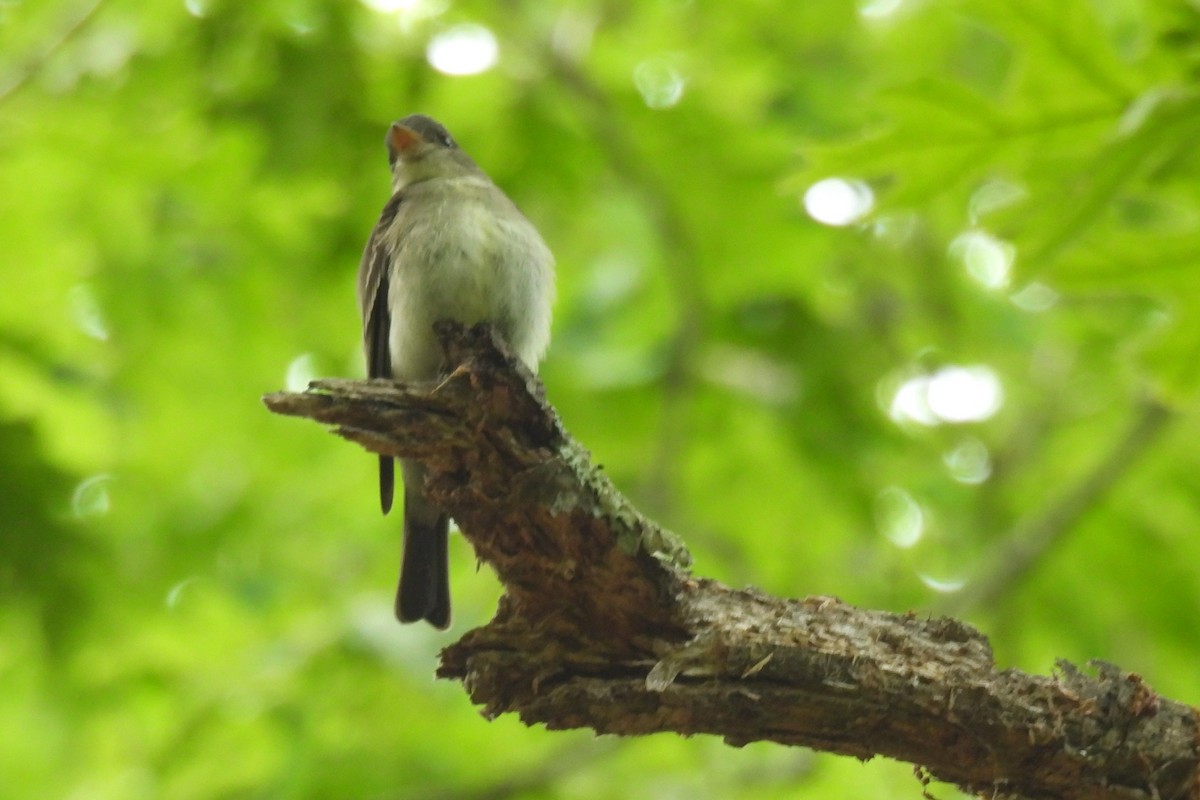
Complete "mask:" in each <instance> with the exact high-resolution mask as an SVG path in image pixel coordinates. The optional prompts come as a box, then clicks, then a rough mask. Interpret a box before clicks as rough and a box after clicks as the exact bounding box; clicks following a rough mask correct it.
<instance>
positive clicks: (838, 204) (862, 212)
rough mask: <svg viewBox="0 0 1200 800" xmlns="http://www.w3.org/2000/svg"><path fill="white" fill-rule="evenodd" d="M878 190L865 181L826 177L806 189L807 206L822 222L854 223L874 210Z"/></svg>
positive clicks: (834, 225) (809, 212)
mask: <svg viewBox="0 0 1200 800" xmlns="http://www.w3.org/2000/svg"><path fill="white" fill-rule="evenodd" d="M874 206H875V193H874V192H872V191H871V187H870V186H868V185H867V184H866V183H864V182H863V181H859V180H847V179H846V178H825V179H823V180H819V181H817V182H816V183H814V184H813V185H812V186H810V187H808V190H807V191H805V192H804V210H805V211H806V212H808V215H809V216H810V217H812V218H813V219H815V220H816V221H817V222H820V223H821V224H822V225H831V226H833V227H842V226H845V225H851V224H853V223H855V222H857V221H858V220H860V219H862V218H863V217H865V216H866V215H867V214H868V213H870V211H871V209H872V208H873V207H874Z"/></svg>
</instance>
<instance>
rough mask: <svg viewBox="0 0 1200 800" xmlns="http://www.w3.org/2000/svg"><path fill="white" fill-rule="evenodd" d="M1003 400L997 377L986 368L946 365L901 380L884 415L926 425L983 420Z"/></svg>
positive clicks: (895, 419)
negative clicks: (886, 413) (929, 372)
mask: <svg viewBox="0 0 1200 800" xmlns="http://www.w3.org/2000/svg"><path fill="white" fill-rule="evenodd" d="M1003 402H1004V392H1003V390H1002V389H1001V386H1000V379H999V378H998V377H997V376H996V373H995V372H994V371H992V369H991V368H990V367H987V366H984V365H981V364H976V365H972V366H965V367H964V366H957V365H954V364H950V365H947V366H945V367H942V368H941V369H939V370H937V371H936V372H933V373H931V374H921V375H915V376H913V377H911V378H908V379H907V380H905V381H904V382H903V383H901V384H900V385H899V387H897V388H896V390H895V392H894V393H893V394H892V397H891V400H890V402H889V403H888V415H889V416H890V417H891V418H892V419H893V420H894V421H895V422H898V423H906V422H915V423H917V424H919V425H927V426H933V425H943V424H959V423H965V422H983V421H984V420H987V419H990V418H991V417H992V416H993V415H995V413H996V412H997V411H999V410H1000V406H1001V405H1002V404H1003Z"/></svg>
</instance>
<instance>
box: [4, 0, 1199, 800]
mask: <svg viewBox="0 0 1200 800" xmlns="http://www.w3.org/2000/svg"><path fill="white" fill-rule="evenodd" d="M401 5H402V10H400V11H398V12H396V13H392V14H389V13H383V12H380V11H377V10H373V9H372V8H371V7H368V6H367V5H365V4H358V3H342V2H333V0H268V1H267V2H257V3H239V2H233V1H232V0H225V1H224V2H223V1H222V0H184V1H183V2H178V1H176V0H172V2H166V1H165V0H162V1H160V2H134V1H133V0H80V1H79V2H75V0H72V2H61V3H35V2H32V1H31V0H13V1H12V2H7V3H2V4H0V243H2V245H0V275H2V281H0V599H2V600H3V605H2V606H0V642H3V643H4V645H3V646H0V684H2V685H3V686H4V687H5V691H3V692H0V717H3V719H4V720H5V721H6V724H5V726H4V729H3V733H2V734H0V787H3V788H2V789H0V794H4V795H5V796H9V795H11V796H20V797H48V796H75V797H83V796H87V797H95V798H139V797H179V798H189V797H196V798H209V797H272V798H275V797H295V798H302V797H398V798H403V797H414V798H415V797H432V796H449V795H451V794H463V795H469V794H471V793H477V794H479V795H484V794H487V795H489V796H501V795H504V794H508V795H511V796H520V797H547V798H549V797H580V798H583V797H587V798H590V797H642V796H659V795H663V796H687V797H709V796H711V797H722V798H726V797H754V798H763V797H768V798H769V797H774V796H779V797H784V796H786V797H793V796H795V794H796V792H797V791H802V792H803V793H804V794H805V796H808V797H823V796H831V797H845V796H876V797H890V796H897V797H909V796H912V795H913V793H914V792H916V791H918V785H917V783H916V781H915V779H914V778H912V777H911V773H910V770H909V768H908V767H906V766H904V765H896V764H871V765H868V766H863V765H860V764H858V763H857V762H852V761H846V760H840V759H833V758H828V757H814V756H813V755H812V754H810V753H806V752H789V751H785V750H783V749H781V748H775V747H770V746H766V745H757V746H753V747H748V748H745V749H742V750H733V749H730V748H727V747H725V746H723V745H721V744H720V743H718V742H716V741H709V740H703V739H697V740H687V741H684V740H679V739H676V738H674V737H669V736H658V737H652V738H649V739H646V740H640V741H629V742H620V743H616V742H608V741H602V740H593V739H592V738H590V737H588V736H587V735H586V734H581V733H547V732H545V731H541V730H527V729H524V728H522V727H521V726H520V725H519V723H517V722H516V721H515V720H512V719H501V720H497V721H493V722H490V723H489V722H485V721H483V720H482V719H480V718H479V716H478V714H477V713H476V711H475V710H474V709H473V708H471V706H470V704H469V702H468V701H467V700H466V698H465V696H464V695H463V693H462V691H461V688H460V687H457V686H454V685H449V684H446V685H442V684H439V683H438V682H436V681H434V679H433V675H432V672H433V668H434V665H435V663H436V653H437V650H438V648H439V647H440V646H441V645H442V644H444V643H445V642H446V641H448V638H447V637H448V636H455V635H458V634H460V633H461V632H463V631H465V630H467V629H468V628H469V627H471V626H472V625H475V624H479V623H482V622H483V621H485V620H486V619H487V618H488V616H489V615H490V613H491V611H492V610H493V608H494V604H495V600H496V596H497V593H498V588H497V587H496V585H495V582H494V579H492V578H491V577H490V576H489V575H488V574H487V572H486V570H485V571H483V572H481V573H476V571H475V568H474V561H473V558H472V557H471V554H470V553H469V552H468V548H467V546H466V545H465V544H464V543H463V542H462V541H461V540H458V539H456V540H455V541H454V542H453V547H454V552H453V559H454V567H453V569H454V575H453V580H454V590H455V598H456V603H457V615H458V616H457V621H456V623H455V627H454V629H453V630H452V631H451V632H450V634H447V635H441V634H436V633H434V632H432V631H429V630H426V629H423V628H413V627H406V628H401V627H400V626H398V625H396V624H395V623H393V622H392V621H391V619H390V592H391V588H392V581H393V579H394V574H395V570H396V566H397V564H396V561H397V554H398V542H397V539H398V537H399V530H398V527H399V525H398V521H397V520H396V519H391V518H389V519H380V518H379V517H378V514H377V512H376V509H375V504H374V501H373V498H374V488H373V486H374V484H373V478H372V474H373V473H372V470H373V467H372V464H373V462H372V460H371V459H370V458H368V457H366V456H365V455H364V454H362V453H360V452H358V451H356V450H354V449H353V448H351V447H348V446H346V445H345V444H343V443H340V442H338V441H337V440H335V439H333V438H331V437H329V436H328V435H326V434H324V433H322V432H320V431H319V430H318V429H317V428H316V427H315V426H312V425H303V424H299V423H296V422H295V421H292V420H286V419H279V418H274V417H272V416H270V415H268V414H267V413H266V412H265V411H264V409H263V408H262V407H261V406H260V404H259V402H258V396H259V395H260V394H261V393H263V392H265V391H271V390H275V389H277V388H280V387H281V386H284V385H290V386H292V387H293V388H298V387H300V386H303V383H304V381H305V380H306V379H307V378H309V377H316V376H324V375H343V376H353V375H360V374H361V360H360V357H359V355H358V326H359V323H358V319H357V315H356V309H355V303H354V296H353V280H354V272H355V269H356V266H357V260H358V255H359V252H360V249H361V247H362V244H363V242H364V241H365V239H366V235H367V233H368V231H369V230H370V227H371V225H372V224H373V222H374V220H375V218H376V216H377V214H378V212H379V208H380V207H381V206H382V203H383V201H384V200H385V199H386V193H387V190H388V178H387V173H386V162H385V159H384V154H383V148H382V144H381V141H382V134H383V131H384V129H385V125H386V123H387V122H388V121H389V120H391V119H393V118H395V117H398V116H401V115H403V114H406V113H409V112H413V111H425V112H428V113H431V114H433V115H434V116H436V117H438V118H440V119H442V120H443V121H444V122H446V124H447V125H448V126H449V127H450V128H451V130H453V131H454V132H455V135H456V136H457V138H458V139H459V140H460V141H461V142H462V143H463V145H464V147H466V148H467V149H468V150H469V151H470V152H471V153H472V154H473V155H474V156H475V158H476V159H477V160H478V161H479V162H480V163H481V164H482V165H483V166H484V167H485V168H486V169H487V170H488V171H489V173H490V174H491V175H492V176H493V177H494V178H495V179H496V180H497V181H498V182H499V183H500V184H501V185H502V186H504V187H505V188H506V190H508V191H509V193H510V194H511V195H512V196H513V197H514V199H515V200H516V201H517V202H518V204H519V205H520V206H521V207H522V208H523V209H525V211H526V212H527V214H528V215H529V216H530V217H531V218H532V219H533V220H534V221H535V222H536V223H537V224H538V226H539V227H540V229H541V230H542V231H543V233H544V235H545V236H546V238H547V240H548V241H549V242H550V244H551V246H552V248H553V249H554V250H555V252H556V254H557V256H558V259H559V264H560V266H559V302H558V305H557V310H556V321H555V341H554V344H553V346H552V349H551V353H550V355H549V357H548V359H547V361H546V363H545V364H544V366H543V377H544V379H545V382H546V384H547V387H548V392H549V396H550V398H551V400H552V401H553V402H554V403H555V405H556V406H557V407H558V408H559V409H560V411H561V413H562V415H563V417H564V419H565V421H566V423H567V425H568V427H569V428H570V429H571V431H572V433H573V434H574V435H575V436H576V437H577V438H578V439H579V440H580V442H582V443H583V444H584V445H585V446H587V447H588V448H589V449H590V450H591V451H592V453H593V455H594V457H595V458H596V459H597V460H598V461H599V462H601V463H603V464H604V465H605V468H606V471H607V472H608V474H609V475H610V476H611V477H612V479H613V480H614V482H615V483H616V484H617V485H618V486H620V487H622V488H623V489H624V490H625V491H626V492H627V493H628V494H629V496H630V497H631V499H632V500H633V501H634V502H635V503H637V504H638V505H639V506H640V507H641V508H643V509H644V510H646V511H648V512H649V513H651V514H652V515H654V516H656V517H658V518H659V519H660V520H661V521H662V522H663V523H664V524H666V525H667V526H668V527H670V528H671V529H673V530H675V531H677V532H678V533H680V534H681V535H682V536H683V538H684V540H685V541H686V542H687V545H688V547H689V548H690V549H691V551H692V553H693V554H694V556H695V557H696V565H695V569H696V570H697V571H698V572H700V573H702V574H706V575H712V576H714V577H718V578H720V579H723V580H726V581H729V582H732V583H736V584H743V583H753V584H756V585H759V586H761V587H762V588H764V589H767V590H769V591H771V592H774V593H777V594H782V595H793V596H799V595H805V594H836V595H839V596H841V597H843V598H845V599H846V600H848V601H851V602H855V603H859V604H864V605H868V606H872V607H880V608H888V609H893V610H898V611H899V610H904V609H908V608H914V609H917V610H919V611H932V612H937V611H938V610H941V609H946V608H950V607H952V606H953V604H954V603H956V602H958V601H959V598H961V597H969V596H970V593H971V591H972V590H973V588H974V587H976V586H978V585H981V584H983V583H986V581H987V578H988V577H989V576H991V575H993V574H995V573H996V570H997V568H998V567H999V566H1001V565H1002V564H1003V563H1007V560H1008V559H1009V558H1010V557H1011V555H1010V553H1011V551H1010V550H1009V549H1006V548H1007V546H1008V545H1010V544H1011V543H1012V541H1013V540H1014V539H1017V540H1020V539H1021V537H1022V536H1024V535H1027V534H1028V533H1029V532H1030V531H1036V530H1039V528H1038V525H1039V524H1042V523H1044V522H1045V520H1047V519H1049V520H1050V524H1049V525H1048V528H1047V527H1046V526H1045V525H1044V526H1043V529H1048V530H1049V532H1050V535H1049V536H1048V537H1046V538H1045V540H1044V541H1043V545H1044V546H1043V547H1042V548H1041V549H1040V550H1039V551H1038V552H1037V553H1036V557H1035V558H1033V559H1032V560H1031V561H1030V562H1029V563H1028V565H1027V569H1025V570H1022V571H1021V572H1020V574H1019V575H1017V576H1016V577H1015V578H1013V579H1011V580H1009V581H1006V582H1002V584H1001V585H1000V586H999V587H998V590H997V591H996V592H995V593H994V594H993V595H991V596H989V597H988V598H987V601H986V602H985V603H983V604H976V605H974V606H969V607H968V608H967V609H966V610H965V612H964V613H965V615H966V616H967V617H969V618H970V619H972V620H973V621H974V622H976V623H977V624H979V625H980V626H981V627H982V628H983V629H984V631H985V632H987V633H988V634H989V635H990V636H991V637H992V640H993V644H994V645H995V648H996V650H997V653H998V654H999V657H1000V659H1001V661H1002V663H1003V664H1004V665H1006V666H1007V665H1013V666H1019V667H1022V668H1025V669H1029V670H1033V671H1037V672H1043V673H1045V672H1048V671H1049V670H1050V668H1051V666H1052V664H1053V661H1054V659H1055V658H1057V657H1065V658H1068V659H1072V660H1075V661H1079V662H1082V661H1086V660H1087V659H1090V658H1102V659H1105V660H1108V661H1113V662H1116V663H1118V664H1120V665H1122V666H1123V667H1125V668H1128V669H1132V670H1136V671H1139V672H1141V673H1142V674H1143V675H1144V676H1145V677H1146V679H1147V680H1148V682H1149V683H1150V684H1151V685H1153V686H1155V687H1156V688H1157V689H1159V690H1161V691H1163V692H1164V693H1165V694H1168V695H1170V696H1173V697H1175V698H1176V699H1179V700H1183V701H1186V702H1190V703H1193V704H1195V703H1200V696H1198V695H1197V694H1196V687H1195V681H1194V676H1195V661H1196V654H1197V652H1198V650H1200V632H1198V631H1197V628H1196V626H1195V624H1194V620H1195V618H1196V616H1197V612H1198V611H1200V573H1198V572H1197V570H1196V568H1195V565H1196V564H1197V563H1200V539H1198V537H1197V536H1196V535H1195V531H1196V529H1197V528H1198V527H1200V513H1198V511H1197V509H1198V508H1200V502H1198V500H1200V479H1198V476H1200V470H1198V469H1197V463H1196V462H1197V460H1198V456H1197V450H1196V448H1195V447H1193V446H1191V442H1192V441H1193V439H1192V436H1194V435H1196V433H1197V431H1196V421H1195V415H1194V413H1193V412H1194V409H1195V405H1196V400H1197V392H1198V391H1200V369H1198V367H1197V365H1198V364H1200V313H1198V311H1200V309H1198V306H1200V272H1198V270H1197V268H1198V267H1200V163H1198V161H1197V157H1196V152H1197V149H1196V147H1195V142H1196V141H1197V140H1200V113H1198V112H1200V91H1198V90H1197V77H1198V76H1200V13H1198V12H1197V10H1196V8H1195V6H1194V4H1187V3H1182V2H1177V1H1176V0H1122V1H1121V2H1103V3H1102V2H1089V0H1066V2H1063V3H1057V4H1046V3H1041V2H1037V0H976V1H975V2H966V3H923V2H920V0H897V1H896V2H891V3H889V2H886V0H872V1H871V2H863V3H860V4H859V6H858V8H857V9H856V8H855V6H854V5H853V4H836V3H835V4H828V3H788V2H782V0H777V1H776V2H767V1H766V0H755V1H754V2H744V3H725V4H716V3H687V2H676V0H653V2H646V3H632V2H630V3H615V2H598V1H597V0H580V2H573V3H563V4H547V3H533V2H528V3H508V4H503V5H502V6H500V7H498V6H497V5H496V4H492V3H484V2H478V1H477V2H465V1H464V2H458V3H452V2H449V0H446V1H445V2H441V1H440V0H413V2H410V3H406V4H401ZM463 23H474V24H479V25H483V26H486V27H487V28H488V29H490V30H491V31H492V32H493V33H494V34H495V36H496V37H497V39H498V42H499V46H500V60H499V63H498V64H497V65H496V67H495V68H493V69H491V70H489V71H486V72H484V73H482V74H478V75H471V76H457V77H456V76H448V75H444V74H442V73H440V72H438V71H437V70H435V69H433V68H432V67H431V66H430V64H429V63H428V61H427V59H426V46H427V44H428V43H429V41H430V40H431V38H432V37H435V36H437V35H439V34H443V33H446V32H447V31H450V30H452V29H453V27H454V26H456V25H459V24H463ZM830 177H837V178H842V179H846V180H850V181H858V182H860V183H858V184H850V186H855V185H856V186H857V187H858V189H857V191H858V193H859V197H860V199H861V198H862V197H865V196H867V195H866V194H865V193H866V192H869V193H870V195H869V196H870V197H871V198H872V201H873V207H872V208H871V210H870V211H869V213H867V214H866V215H865V216H863V217H861V218H860V219H858V220H856V221H853V222H852V223H851V224H846V225H841V226H828V225H822V224H819V223H817V222H816V221H814V220H813V219H812V218H811V217H810V216H809V215H807V214H806V213H805V206H804V203H803V198H804V196H805V192H806V191H807V190H808V188H809V187H810V186H812V185H813V184H814V183H815V182H816V181H818V180H821V179H825V178H830ZM841 186H842V188H845V187H846V185H845V184H843V185H841ZM955 367H966V368H974V369H973V371H972V369H967V370H964V371H957V372H956V371H955V370H954V368H955ZM981 367H982V368H986V370H990V372H987V371H981V370H980V369H979V368H981ZM988 376H994V377H995V379H996V381H998V386H999V388H1000V390H1001V395H1000V404H999V406H998V407H996V408H991V409H988V408H985V409H984V410H982V411H981V410H979V408H978V407H976V408H975V410H974V411H971V409H970V408H968V407H965V406H963V405H962V403H963V402H964V396H963V395H957V396H956V395H954V394H953V391H952V390H953V388H954V386H955V385H958V386H960V387H961V386H963V385H966V386H967V387H968V388H971V389H973V390H974V394H970V393H968V395H966V396H965V399H966V400H973V401H974V402H976V403H977V404H978V403H979V402H981V401H980V398H981V397H982V395H981V394H980V392H981V391H983V390H986V389H987V388H988V386H989V385H990V384H988V382H987V378H988ZM955 380H958V381H959V383H958V384H955ZM938 381H940V383H939V382H938ZM964 381H965V383H964ZM947 387H949V388H947ZM930 392H932V393H933V394H929V393H930ZM938 392H943V393H946V392H949V395H948V396H950V400H948V401H946V400H945V398H944V397H943V398H942V399H940V400H939V398H938V397H937V396H934V395H936V394H937V393H938ZM985 394H986V392H985ZM897 398H900V401H904V402H900V401H898V400H897ZM906 398H907V400H905V399H906ZM984 399H986V398H984ZM947 402H948V403H949V405H946V403H947ZM956 403H957V405H955V404H956ZM1154 403H1158V404H1163V405H1165V406H1166V407H1167V408H1168V409H1169V410H1170V419H1169V421H1168V422H1167V423H1166V424H1165V425H1162V426H1159V427H1154V426H1143V427H1141V428H1139V427H1137V423H1138V420H1139V419H1140V420H1142V421H1143V422H1144V421H1145V419H1146V415H1147V413H1148V412H1147V409H1151V408H1153V404H1154ZM985 405H986V403H985ZM964 408H966V411H965V412H964ZM939 410H940V411H941V412H942V417H940V418H939V417H938V416H937V412H938V411H939ZM968 412H969V413H968ZM993 412H994V413H993ZM955 414H965V415H966V418H965V419H963V420H960V421H951V420H950V418H952V417H954V415H955ZM1131 430H1133V431H1134V433H1132V434H1128V432H1129V431H1131ZM1127 434H1128V435H1127ZM1122 441H1125V449H1121V450H1114V448H1117V447H1118V444H1119V443H1121V442H1122ZM1114 452H1116V457H1115V458H1114V457H1112V454H1113V453H1114ZM1106 463H1107V464H1108V467H1107V468H1106V469H1107V471H1105V470H1104V469H1102V468H1103V467H1104V465H1105V464H1106ZM1098 476H1099V477H1102V478H1103V480H1098ZM1089 487H1090V488H1091V490H1089ZM1072 496H1079V497H1082V498H1083V500H1082V502H1081V504H1080V505H1079V506H1078V507H1077V508H1075V510H1074V513H1071V514H1068V515H1066V516H1065V517H1063V518H1061V519H1057V521H1056V518H1054V517H1053V516H1051V517H1047V514H1048V513H1049V512H1050V511H1052V510H1054V509H1056V508H1059V507H1060V501H1061V500H1062V499H1063V498H1069V497H1072ZM945 792H946V793H948V792H949V790H945ZM938 793H939V795H940V794H942V793H943V792H942V790H940V789H939V791H938Z"/></svg>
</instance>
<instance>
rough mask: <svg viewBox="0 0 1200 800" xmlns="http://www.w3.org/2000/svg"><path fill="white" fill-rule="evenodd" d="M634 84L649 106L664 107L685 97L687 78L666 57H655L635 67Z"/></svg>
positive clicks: (668, 106)
mask: <svg viewBox="0 0 1200 800" xmlns="http://www.w3.org/2000/svg"><path fill="white" fill-rule="evenodd" d="M633 85H634V86H636V87H637V90H638V92H639V93H640V94H641V95H642V101H643V102H644V103H645V104H646V105H647V106H649V107H650V108H654V109H663V108H670V107H671V106H674V105H676V104H677V103H678V102H679V101H680V100H681V99H682V98H683V90H684V87H686V86H687V80H686V79H685V78H684V77H683V74H682V73H681V72H680V71H679V70H678V69H676V68H675V67H674V66H673V65H672V64H671V63H670V62H669V61H667V60H666V59H661V58H654V59H648V60H646V61H643V62H642V63H640V64H638V65H637V66H636V67H634V69H633Z"/></svg>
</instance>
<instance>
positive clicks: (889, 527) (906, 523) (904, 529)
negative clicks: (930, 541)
mask: <svg viewBox="0 0 1200 800" xmlns="http://www.w3.org/2000/svg"><path fill="white" fill-rule="evenodd" d="M875 524H876V525H877V526H878V527H879V532H880V533H882V534H883V536H884V538H885V539H887V540H888V541H889V542H891V543H892V544H894V545H895V546H896V547H899V548H900V549H902V550H907V549H909V548H911V547H914V546H915V545H916V544H917V542H919V541H921V537H922V536H923V535H924V533H925V512H924V511H923V510H922V509H921V505H920V503H918V502H917V501H916V500H914V499H913V496H912V495H911V494H909V493H908V492H906V491H904V490H903V489H901V488H899V487H897V486H889V487H888V488H886V489H884V490H883V491H882V492H880V493H879V494H878V495H877V496H876V497H875Z"/></svg>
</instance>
